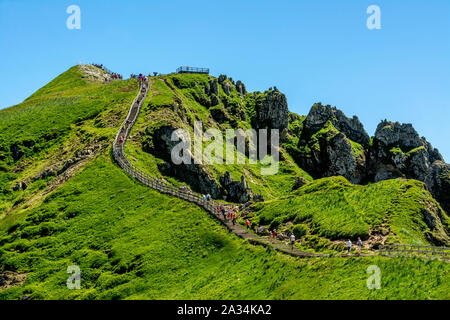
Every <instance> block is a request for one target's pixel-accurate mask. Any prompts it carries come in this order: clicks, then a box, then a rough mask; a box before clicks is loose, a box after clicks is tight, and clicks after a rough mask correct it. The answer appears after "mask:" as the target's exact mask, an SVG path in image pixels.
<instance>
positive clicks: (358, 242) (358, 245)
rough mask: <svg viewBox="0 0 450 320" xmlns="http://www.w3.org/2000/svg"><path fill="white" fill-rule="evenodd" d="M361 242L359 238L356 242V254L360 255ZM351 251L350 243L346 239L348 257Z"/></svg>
mask: <svg viewBox="0 0 450 320" xmlns="http://www.w3.org/2000/svg"><path fill="white" fill-rule="evenodd" d="M362 244H363V243H362V241H361V238H360V237H358V241H356V246H357V247H358V254H359V255H361V248H362ZM351 249H352V241H351V240H350V239H347V254H348V255H350V251H351Z"/></svg>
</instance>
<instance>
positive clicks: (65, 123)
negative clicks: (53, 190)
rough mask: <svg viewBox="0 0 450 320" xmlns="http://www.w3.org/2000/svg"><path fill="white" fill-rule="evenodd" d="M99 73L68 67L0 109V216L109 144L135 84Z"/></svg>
mask: <svg viewBox="0 0 450 320" xmlns="http://www.w3.org/2000/svg"><path fill="white" fill-rule="evenodd" d="M86 70H91V72H90V73H89V74H88V75H89V77H88V76H86V73H85V72H86ZM103 73H104V72H103V71H101V70H99V69H97V68H95V67H92V66H76V67H73V68H71V69H69V70H68V71H67V72H65V73H63V74H62V75H60V76H59V77H57V78H56V79H55V80H53V81H52V82H50V83H49V84H48V85H46V86H45V87H43V88H42V89H40V90H39V91H37V92H36V93H35V94H33V95H32V96H31V97H30V98H28V99H27V100H25V101H24V102H23V103H21V104H19V105H16V106H14V107H11V108H8V109H5V110H1V111H0V182H1V183H0V188H1V189H0V219H2V218H4V215H5V214H6V213H7V212H8V211H10V210H11V209H12V208H17V207H19V206H21V205H24V204H26V203H27V201H28V200H30V199H33V198H34V197H35V196H36V195H37V194H38V193H40V192H42V191H45V189H46V188H48V187H49V186H50V184H52V183H57V182H58V180H59V179H64V175H69V174H70V172H71V171H73V168H74V167H75V166H80V165H82V163H83V160H86V159H87V158H90V157H92V156H94V155H95V154H96V153H97V152H98V150H100V149H101V148H104V147H105V146H106V145H108V141H107V140H108V139H110V138H111V137H113V136H114V135H115V133H116V127H115V126H116V125H118V124H119V120H120V119H121V118H122V117H124V116H125V115H126V112H127V111H128V108H129V104H130V103H131V101H132V100H133V99H134V96H135V95H136V93H137V90H138V87H137V81H136V80H128V81H120V82H119V81H116V82H112V83H108V84H105V83H104V79H105V77H106V76H104V74H103ZM95 75H97V76H98V77H97V78H95V77H94V76H95ZM106 78H107V77H106ZM52 181H53V182H52Z"/></svg>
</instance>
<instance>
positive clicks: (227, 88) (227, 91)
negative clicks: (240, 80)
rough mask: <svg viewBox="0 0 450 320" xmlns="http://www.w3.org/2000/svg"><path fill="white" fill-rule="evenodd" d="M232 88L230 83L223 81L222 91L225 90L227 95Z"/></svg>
mask: <svg viewBox="0 0 450 320" xmlns="http://www.w3.org/2000/svg"><path fill="white" fill-rule="evenodd" d="M232 88H233V87H232V85H231V84H230V83H229V82H227V83H225V84H224V85H223V91H224V92H225V94H226V95H227V96H229V95H230V93H231V90H232Z"/></svg>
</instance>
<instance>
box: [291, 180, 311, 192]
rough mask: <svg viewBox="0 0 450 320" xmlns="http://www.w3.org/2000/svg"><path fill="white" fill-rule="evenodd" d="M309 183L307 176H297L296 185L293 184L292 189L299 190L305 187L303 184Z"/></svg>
mask: <svg viewBox="0 0 450 320" xmlns="http://www.w3.org/2000/svg"><path fill="white" fill-rule="evenodd" d="M307 183H308V181H306V179H305V178H303V177H296V178H295V183H294V185H293V186H292V191H294V190H297V189H299V188H301V187H303V186H304V185H305V184H307Z"/></svg>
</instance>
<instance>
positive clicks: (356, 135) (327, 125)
mask: <svg viewBox="0 0 450 320" xmlns="http://www.w3.org/2000/svg"><path fill="white" fill-rule="evenodd" d="M350 137H352V138H353V139H352V138H350ZM369 142H370V138H369V136H368V135H367V133H366V131H365V130H364V127H363V126H362V124H361V123H360V122H359V120H358V118H357V117H353V118H352V119H349V118H347V117H346V116H345V115H344V113H342V111H340V110H337V109H336V108H332V107H331V106H329V105H327V106H322V104H320V103H319V104H315V105H314V106H313V107H312V108H311V111H310V112H309V114H308V116H307V117H306V119H305V121H304V123H303V130H302V133H301V136H300V139H299V146H298V147H299V149H300V150H301V151H300V155H299V156H297V161H298V162H299V163H300V165H301V166H302V167H303V168H304V169H305V170H307V171H308V172H309V173H310V174H312V175H313V176H314V177H316V178H322V177H330V176H337V175H341V176H344V177H345V178H346V179H347V180H349V181H350V182H352V183H361V182H363V181H364V179H365V176H366V172H365V171H366V170H365V163H366V155H365V152H364V149H363V146H364V145H367V146H368V145H369ZM359 143H361V144H359Z"/></svg>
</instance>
